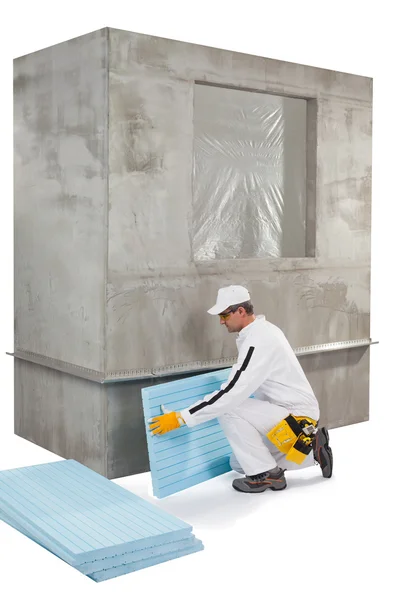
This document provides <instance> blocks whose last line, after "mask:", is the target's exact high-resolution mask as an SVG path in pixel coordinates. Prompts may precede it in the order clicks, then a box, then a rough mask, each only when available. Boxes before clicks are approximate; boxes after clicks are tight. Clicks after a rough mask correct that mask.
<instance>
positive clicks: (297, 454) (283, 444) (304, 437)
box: [267, 414, 318, 465]
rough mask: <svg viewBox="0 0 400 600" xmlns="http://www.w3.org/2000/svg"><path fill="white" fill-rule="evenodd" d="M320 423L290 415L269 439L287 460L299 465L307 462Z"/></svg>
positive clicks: (271, 432)
mask: <svg viewBox="0 0 400 600" xmlns="http://www.w3.org/2000/svg"><path fill="white" fill-rule="evenodd" d="M317 425H318V422H317V421H314V419H309V418H308V417H295V416H294V415H291V414H290V415H289V416H287V417H286V419H283V420H282V421H280V423H278V425H276V426H275V427H274V428H273V429H271V431H270V432H269V433H267V438H268V439H269V441H270V442H272V444H274V446H276V448H278V450H279V451H280V452H282V453H283V454H286V458H287V460H290V461H291V462H294V463H296V464H298V465H301V463H302V462H303V461H304V460H305V458H306V457H307V456H308V455H309V454H310V452H311V450H312V443H313V441H314V439H315V436H316V433H317V431H318V429H317Z"/></svg>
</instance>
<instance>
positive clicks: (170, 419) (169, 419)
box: [149, 405, 185, 435]
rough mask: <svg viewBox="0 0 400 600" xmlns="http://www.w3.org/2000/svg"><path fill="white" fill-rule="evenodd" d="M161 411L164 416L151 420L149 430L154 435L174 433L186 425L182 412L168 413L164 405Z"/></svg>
mask: <svg viewBox="0 0 400 600" xmlns="http://www.w3.org/2000/svg"><path fill="white" fill-rule="evenodd" d="M161 410H162V412H163V414H161V415H159V416H158V417H153V418H152V419H150V420H149V423H150V426H149V429H150V431H151V433H152V435H163V434H164V433H168V431H173V430H174V429H178V427H181V426H182V425H185V421H184V420H183V419H182V417H181V413H180V412H175V411H173V412H166V411H165V409H164V406H162V405H161Z"/></svg>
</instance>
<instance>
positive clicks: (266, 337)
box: [150, 285, 333, 493]
mask: <svg viewBox="0 0 400 600" xmlns="http://www.w3.org/2000/svg"><path fill="white" fill-rule="evenodd" d="M208 312H209V313H210V314H211V315H219V318H220V323H221V325H224V326H225V327H226V328H227V330H228V331H229V332H230V333H237V334H238V336H237V340H236V345H237V348H238V359H237V362H236V363H235V365H233V367H232V369H231V372H230V374H229V378H228V380H227V381H226V382H225V383H224V384H223V385H222V386H221V388H220V390H218V391H216V392H213V393H212V394H208V395H207V396H205V397H204V398H203V399H202V400H199V401H198V402H196V403H195V404H193V405H191V406H189V407H188V408H185V409H184V410H182V411H181V412H170V413H166V414H162V415H160V416H158V417H155V418H153V419H152V420H151V424H150V430H151V431H152V433H153V434H156V435H162V434H164V433H166V432H167V431H171V430H173V429H176V428H177V427H181V426H182V425H185V424H186V425H187V426H188V427H194V426H196V425H199V424H200V423H204V422H206V421H209V420H211V419H215V418H218V420H219V423H220V424H221V427H222V428H223V430H224V433H225V435H226V437H227V439H228V441H229V443H230V445H231V448H232V450H233V456H232V457H231V459H230V464H231V467H232V469H233V470H235V471H237V472H238V473H242V474H243V475H245V477H243V478H240V479H235V480H234V481H233V487H234V488H235V489H236V490H238V491H240V492H248V493H259V492H264V491H265V490H266V489H271V490H275V491H277V490H283V489H285V488H286V478H285V471H286V470H288V469H298V468H305V467H309V466H312V465H314V461H315V462H317V463H318V464H319V466H320V467H321V470H322V475H323V477H327V478H329V477H331V476H332V468H333V455H332V450H331V448H330V446H329V434H328V431H327V429H326V428H324V427H323V428H321V429H319V428H318V420H319V417H320V411H319V405H318V401H317V399H316V397H315V395H314V392H313V390H312V388H311V385H310V384H309V382H308V380H307V378H306V376H305V373H304V371H303V369H302V368H301V365H300V363H299V361H298V359H297V356H296V354H295V353H294V351H293V349H292V347H291V346H290V344H289V342H288V340H287V339H286V337H285V335H284V334H283V332H282V331H281V330H280V329H279V328H278V327H277V326H275V325H273V324H272V323H270V322H268V321H267V320H266V319H265V316H264V315H259V316H257V317H256V316H255V315H254V310H253V306H252V304H251V299H250V295H249V292H248V290H247V289H246V288H244V287H242V286H238V285H233V286H229V287H225V288H221V289H220V290H219V291H218V296H217V302H216V304H215V305H214V306H213V307H212V308H210V310H209V311H208Z"/></svg>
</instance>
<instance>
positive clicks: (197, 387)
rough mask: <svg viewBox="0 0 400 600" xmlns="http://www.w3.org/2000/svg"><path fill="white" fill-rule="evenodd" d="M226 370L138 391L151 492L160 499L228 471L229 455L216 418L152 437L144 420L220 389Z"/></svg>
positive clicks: (226, 373)
mask: <svg viewBox="0 0 400 600" xmlns="http://www.w3.org/2000/svg"><path fill="white" fill-rule="evenodd" d="M229 372H230V369H223V370H221V371H215V372H213V373H206V374H204V375H196V376H194V377H188V378H186V379H180V380H178V381H172V382H170V383H163V384H160V385H154V386H151V387H147V388H143V389H142V402H143V413H144V418H145V423H146V436H147V447H148V452H149V462H150V470H151V478H152V484H153V493H154V495H155V496H156V497H157V498H164V497H166V496H169V495H171V494H174V493H176V492H179V491H181V490H184V489H187V488H189V487H191V486H193V485H197V484H198V483H202V482H203V481H207V480H208V479H212V478H213V477H217V476H218V475H222V474H223V473H226V472H228V471H230V470H231V468H230V465H229V457H230V455H231V453H232V450H231V447H230V445H229V442H228V440H227V439H226V437H225V434H224V432H223V431H222V429H221V426H220V425H219V423H218V420H217V419H213V420H212V421H208V422H207V423H203V424H201V425H197V426H196V427H191V428H189V427H186V426H183V427H181V428H179V429H177V430H174V431H170V432H169V433H166V434H164V435H162V436H160V435H152V434H151V432H150V430H149V424H148V421H149V419H151V417H155V416H157V415H159V414H161V405H163V406H164V407H165V409H166V410H172V411H174V410H177V411H179V410H183V409H184V408H187V407H188V406H190V405H191V404H193V403H194V402H197V401H198V400H201V399H202V398H203V397H204V396H205V395H206V394H210V393H212V392H214V391H216V390H218V389H219V388H220V386H221V385H222V384H223V383H224V382H225V381H226V380H227V377H228V375H229Z"/></svg>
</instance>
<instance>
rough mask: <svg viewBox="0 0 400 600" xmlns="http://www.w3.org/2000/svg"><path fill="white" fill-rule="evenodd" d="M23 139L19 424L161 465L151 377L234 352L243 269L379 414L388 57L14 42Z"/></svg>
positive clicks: (85, 448)
mask: <svg viewBox="0 0 400 600" xmlns="http://www.w3.org/2000/svg"><path fill="white" fill-rule="evenodd" d="M14 150H15V159H14V160H15V347H14V356H15V361H14V362H15V365H14V366H15V433H16V434H18V435H20V436H22V437H24V438H25V439H28V440H30V441H32V442H34V443H36V444H39V445H40V446H43V447H44V448H47V449H49V450H51V451H52V452H55V453H57V454H59V455H60V456H62V457H65V458H73V459H75V460H78V461H80V462H82V463H83V464H84V465H86V466H88V467H91V468H92V469H94V470H96V471H97V472H99V473H101V474H102V475H105V476H107V477H109V478H115V477H121V476H126V475H130V474H134V473H139V472H142V471H146V470H148V468H149V467H148V458H147V449H146V440H145V431H144V424H143V415H142V409H141V398H140V390H141V388H142V387H143V386H148V385H152V384H153V383H154V384H156V383H159V382H161V381H167V380H171V379H174V378H178V377H186V376H190V375H192V374H194V373H197V372H200V371H203V372H204V371H207V370H208V371H210V370H214V369H217V368H223V367H227V366H229V365H230V364H233V362H234V360H235V356H236V346H235V340H234V336H229V335H227V333H226V331H225V330H224V329H222V328H221V327H220V325H219V322H218V319H215V318H212V317H210V316H209V315H208V314H207V312H206V310H207V309H208V308H209V307H210V306H212V305H213V304H214V302H215V298H216V293H217V290H218V288H219V287H220V286H223V285H229V284H232V283H238V284H242V285H245V286H247V287H248V288H249V290H250V292H251V295H252V299H253V301H254V304H255V308H256V311H257V312H258V313H263V314H265V315H266V318H267V319H268V320H270V321H272V322H273V323H275V324H276V325H278V326H279V327H281V328H282V329H283V331H284V332H285V334H286V336H287V337H288V339H289V341H290V343H291V344H292V346H293V347H294V348H296V349H300V350H299V352H298V353H299V356H300V361H301V364H302V366H303V368H304V370H305V372H306V374H307V376H308V377H309V379H310V382H311V384H312V385H313V388H314V390H315V393H316V394H317V396H318V399H319V401H320V404H321V409H322V417H321V421H322V422H323V423H324V424H326V425H327V426H328V427H330V428H333V427H340V426H344V425H349V424H352V423H358V422H361V421H365V420H367V419H368V415H369V359H370V347H369V345H370V233H371V163H372V157H371V155H372V80H371V79H370V78H367V77H360V76H356V75H351V74H346V73H340V72H335V71H328V70H324V69H319V68H314V67H308V66H304V65H298V64H293V63H287V62H281V61H279V60H270V59H267V58H262V57H257V56H250V55H245V54H241V53H237V52H231V51H228V50H220V49H215V48H209V47H204V46H198V45H194V44H188V43H183V42H178V41H172V40H168V39H161V38H156V37H153V36H150V35H143V34H136V33H131V32H127V31H121V30H115V29H109V28H105V29H102V30H99V31H96V32H93V33H90V34H88V35H85V36H82V37H79V38H76V39H73V40H70V41H67V42H64V43H61V44H58V45H56V46H53V47H50V48H46V49H43V50H40V51H38V52H35V53H32V54H29V55H27V56H23V57H20V58H17V59H15V61H14ZM346 342H350V343H346ZM353 342H354V343H353ZM341 343H343V344H342V345H341ZM332 344H334V345H335V344H336V346H334V349H332V348H330V346H329V345H332ZM324 345H328V346H324ZM320 346H321V348H320V350H322V351H319V350H318V347H320ZM327 349H328V350H329V349H330V350H331V351H329V352H326V351H323V350H327Z"/></svg>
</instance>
